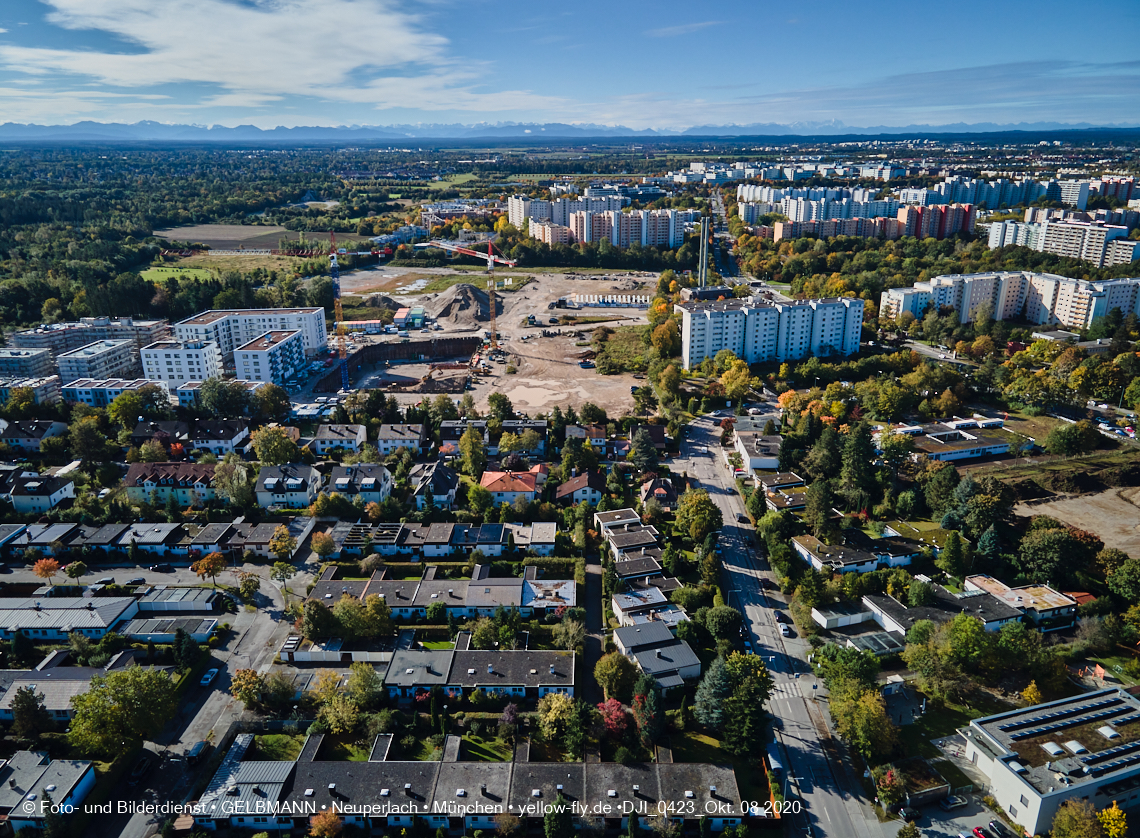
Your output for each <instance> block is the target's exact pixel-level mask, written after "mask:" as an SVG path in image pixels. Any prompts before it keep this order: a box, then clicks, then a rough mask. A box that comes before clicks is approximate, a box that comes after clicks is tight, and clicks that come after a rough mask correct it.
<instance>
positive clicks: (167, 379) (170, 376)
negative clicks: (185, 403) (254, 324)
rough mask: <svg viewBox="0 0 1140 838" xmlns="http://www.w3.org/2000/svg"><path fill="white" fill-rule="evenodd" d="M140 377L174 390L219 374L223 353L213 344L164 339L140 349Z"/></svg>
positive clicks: (210, 342) (216, 376)
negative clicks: (163, 384) (141, 366)
mask: <svg viewBox="0 0 1140 838" xmlns="http://www.w3.org/2000/svg"><path fill="white" fill-rule="evenodd" d="M142 364H143V377H144V378H148V379H151V380H152V381H162V382H164V383H165V384H166V386H167V387H168V388H169V389H172V390H173V389H175V388H177V387H180V386H181V385H183V384H185V383H186V382H187V381H205V380H206V379H207V378H218V377H219V376H220V375H221V374H222V354H221V352H220V351H219V350H218V344H217V343H214V342H213V341H199V340H189V341H181V340H164V341H159V342H157V343H152V344H150V346H144V347H143V349H142Z"/></svg>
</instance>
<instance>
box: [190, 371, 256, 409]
mask: <svg viewBox="0 0 1140 838" xmlns="http://www.w3.org/2000/svg"><path fill="white" fill-rule="evenodd" d="M198 403H199V404H200V405H201V406H202V410H203V412H204V413H206V414H208V415H211V416H226V417H232V416H245V415H246V414H247V413H249V403H250V396H249V391H248V390H247V389H246V388H245V383H244V382H241V381H223V380H222V379H220V378H207V379H206V380H205V381H203V382H202V386H201V388H200V389H199V390H198Z"/></svg>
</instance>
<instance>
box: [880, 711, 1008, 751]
mask: <svg viewBox="0 0 1140 838" xmlns="http://www.w3.org/2000/svg"><path fill="white" fill-rule="evenodd" d="M1012 709H1013V707H1012V706H1010V705H1005V704H1001V703H999V702H997V701H996V700H994V699H992V698H989V697H988V696H987V697H982V698H979V699H977V700H976V701H975V703H974V704H973V705H972V706H966V705H963V704H953V703H950V702H947V703H946V704H945V705H944V706H942V707H936V706H935V705H934V704H933V702H931V703H930V704H929V705H928V706H927V711H926V713H925V714H923V715H922V716H919V717H918V719H917V720H916V721H915V723H914V724H909V725H903V726H902V727H900V728H899V739H900V740H901V741H902V745H903V750H904V751H905V752H906V753H908V754H917V755H918V756H924V757H940V756H942V755H943V754H942V752H941V751H940V750H938V748H937V747H936V746H935V745H933V744H931V740H932V739H941V738H943V737H945V736H950V735H952V734H953V733H954V732H955V731H957V730H958V728H960V727H965V726H966V725H968V724H969V723H970V721H971V720H972V719H980V718H981V717H982V716H989V715H992V714H994V713H1001V712H1004V711H1006V710H1012Z"/></svg>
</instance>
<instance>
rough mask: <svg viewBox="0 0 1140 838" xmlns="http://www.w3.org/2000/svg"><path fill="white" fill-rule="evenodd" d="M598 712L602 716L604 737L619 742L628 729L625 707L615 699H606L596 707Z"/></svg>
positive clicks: (627, 716)
mask: <svg viewBox="0 0 1140 838" xmlns="http://www.w3.org/2000/svg"><path fill="white" fill-rule="evenodd" d="M598 712H599V713H600V714H601V716H602V726H603V727H604V728H605V729H606V735H607V736H609V738H610V739H611V740H613V741H615V742H620V741H621V739H622V737H623V736H625V732H626V731H627V730H628V729H629V714H628V713H626V712H625V707H624V706H622V703H621V702H620V701H618V700H617V699H616V698H607V699H606V700H605V701H603V702H602V703H601V704H599V705H598Z"/></svg>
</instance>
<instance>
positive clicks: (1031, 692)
mask: <svg viewBox="0 0 1140 838" xmlns="http://www.w3.org/2000/svg"><path fill="white" fill-rule="evenodd" d="M1021 697H1022V698H1024V699H1025V703H1026V704H1040V703H1041V702H1042V701H1044V699H1043V698H1042V697H1041V690H1039V689H1037V682H1036V681H1030V682H1029V686H1028V687H1026V688H1025V689H1024V690H1022V691H1021Z"/></svg>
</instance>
